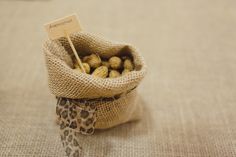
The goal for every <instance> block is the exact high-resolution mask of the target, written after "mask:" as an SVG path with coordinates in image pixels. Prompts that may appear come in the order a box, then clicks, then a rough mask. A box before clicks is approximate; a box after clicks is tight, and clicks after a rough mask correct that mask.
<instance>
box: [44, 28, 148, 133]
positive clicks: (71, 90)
mask: <svg viewBox="0 0 236 157" xmlns="http://www.w3.org/2000/svg"><path fill="white" fill-rule="evenodd" d="M71 40H72V42H73V44H74V46H75V48H76V50H77V52H78V53H79V55H88V54H91V53H97V54H98V55H99V56H100V57H102V58H110V57H111V56H114V55H129V56H131V57H132V58H133V62H134V64H135V70H134V71H132V72H130V73H128V74H127V75H125V76H121V77H118V78H113V79H110V78H106V79H102V78H97V77H93V76H91V75H88V74H83V73H80V72H75V71H74V70H73V62H72V59H71V58H73V53H72V50H71V48H70V45H69V43H68V41H67V39H66V38H60V39H58V40H54V41H52V40H47V41H46V42H45V43H44V45H43V50H44V54H45V58H46V65H47V70H48V80H49V88H50V90H51V92H52V93H53V94H54V95H55V96H57V97H63V98H69V99H71V100H73V99H75V100H76V99H79V100H90V101H93V100H94V102H95V105H96V108H97V112H96V116H97V121H96V124H95V128H97V129H105V128H109V127H113V126H116V125H118V124H121V123H124V122H127V121H131V120H135V119H138V118H139V116H140V111H141V109H140V106H138V105H137V103H136V102H137V94H136V89H135V88H136V87H137V86H138V84H139V83H140V81H141V80H142V79H143V77H144V76H145V73H146V65H145V62H144V60H143V58H142V57H141V56H140V54H139V53H138V51H137V50H136V49H135V48H134V47H133V46H130V45H127V44H121V43H113V42H110V41H106V40H104V39H102V38H100V37H97V36H95V35H92V34H90V33H86V32H80V33H76V34H73V35H71ZM109 100H110V101H109Z"/></svg>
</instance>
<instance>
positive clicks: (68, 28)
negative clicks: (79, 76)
mask: <svg viewBox="0 0 236 157" xmlns="http://www.w3.org/2000/svg"><path fill="white" fill-rule="evenodd" d="M44 26H45V29H46V31H47V33H48V37H49V38H50V39H51V40H55V39H58V38H61V37H66V38H67V40H68V42H69V44H70V47H71V49H72V51H73V53H74V55H75V57H76V59H77V62H78V65H79V67H80V68H81V70H82V72H83V73H85V70H84V67H83V65H82V62H81V59H80V58H79V55H78V53H77V51H76V49H75V47H74V45H73V42H72V41H71V38H70V34H72V33H76V32H79V31H81V30H82V29H81V26H80V23H79V21H78V18H77V16H76V14H72V15H70V16H66V17H63V18H60V19H57V20H54V21H52V22H49V23H47V24H45V25H44Z"/></svg>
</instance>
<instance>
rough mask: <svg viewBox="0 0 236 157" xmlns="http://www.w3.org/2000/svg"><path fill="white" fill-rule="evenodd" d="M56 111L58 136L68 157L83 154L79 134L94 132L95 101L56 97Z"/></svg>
mask: <svg viewBox="0 0 236 157" xmlns="http://www.w3.org/2000/svg"><path fill="white" fill-rule="evenodd" d="M57 100H58V101H57V107H56V113H57V115H58V116H59V124H60V136H61V141H62V144H63V147H64V148H65V152H66V154H67V156H68V157H79V156H83V149H82V147H81V146H80V144H79V140H78V139H79V136H81V134H84V135H91V134H93V133H94V128H95V123H96V120H97V117H96V111H97V109H96V105H95V104H96V102H94V101H93V102H90V101H86V100H76V99H68V98H57Z"/></svg>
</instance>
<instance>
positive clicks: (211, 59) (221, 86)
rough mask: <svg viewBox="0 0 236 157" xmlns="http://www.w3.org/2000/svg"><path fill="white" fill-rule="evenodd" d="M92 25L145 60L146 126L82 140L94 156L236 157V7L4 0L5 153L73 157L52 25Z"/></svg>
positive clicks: (0, 90) (201, 1) (0, 65)
mask: <svg viewBox="0 0 236 157" xmlns="http://www.w3.org/2000/svg"><path fill="white" fill-rule="evenodd" d="M73 12H75V13H77V14H78V15H79V17H80V21H81V23H82V26H83V28H84V29H85V30H86V31H88V32H92V33H94V34H97V35H99V36H102V37H105V38H107V39H110V40H113V41H120V42H126V43H131V44H132V45H135V46H136V47H137V48H138V49H139V50H140V52H141V53H142V55H143V56H144V58H145V60H146V62H147V65H148V74H147V77H146V78H145V79H144V81H143V82H142V84H141V86H140V87H139V88H138V90H139V94H140V100H139V103H142V104H143V106H144V107H145V108H144V109H143V110H144V113H143V119H142V120H141V121H136V122H132V123H127V124H124V125H120V126H117V127H115V128H112V129H109V130H104V131H97V132H96V133H95V134H94V135H93V136H85V137H84V136H81V139H80V141H81V145H83V148H84V149H85V150H86V156H91V157H159V156H160V157H175V156H181V157H234V156H236V53H235V51H236V44H235V43H236V31H235V28H236V2H235V1H233V0H224V1H219V0H215V1H213V0H210V1H205V0H179V1H170V0H159V1H156V0H150V1H145V0H137V1H136V0H131V1H126V0H120V1H110V0H103V1H92V0H82V1H77V0H70V1H62V0H32V1H30V0H27V1H21V0H9V1H7V0H1V1H0V53H1V57H0V106H1V109H0V156H1V157H5V156H10V157H14V156H17V157H32V156H35V157H61V156H62V157H64V156H65V152H64V150H63V146H62V144H61V141H60V136H59V132H58V131H59V129H58V126H57V125H56V124H55V105H56V100H55V98H54V97H53V95H51V94H50V91H49V89H48V84H47V71H46V68H45V66H44V64H45V61H44V56H43V53H42V43H43V40H44V39H45V38H46V33H45V31H44V28H43V24H44V23H46V22H48V21H50V20H52V19H55V18H59V17H63V16H65V15H67V14H71V13H73Z"/></svg>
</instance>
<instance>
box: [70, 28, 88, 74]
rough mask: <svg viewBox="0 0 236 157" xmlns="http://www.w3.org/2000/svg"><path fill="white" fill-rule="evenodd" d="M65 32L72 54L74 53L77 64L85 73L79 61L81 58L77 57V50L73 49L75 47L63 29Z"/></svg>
mask: <svg viewBox="0 0 236 157" xmlns="http://www.w3.org/2000/svg"><path fill="white" fill-rule="evenodd" d="M65 34H66V38H67V40H68V41H69V44H70V47H71V49H72V51H73V52H74V55H75V57H76V59H77V62H78V63H79V66H80V68H81V70H82V72H83V73H85V69H84V66H83V64H82V62H81V59H80V58H79V56H78V53H77V51H76V49H75V47H74V45H73V43H72V41H71V39H70V36H69V34H68V33H67V32H66V31H65Z"/></svg>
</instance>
